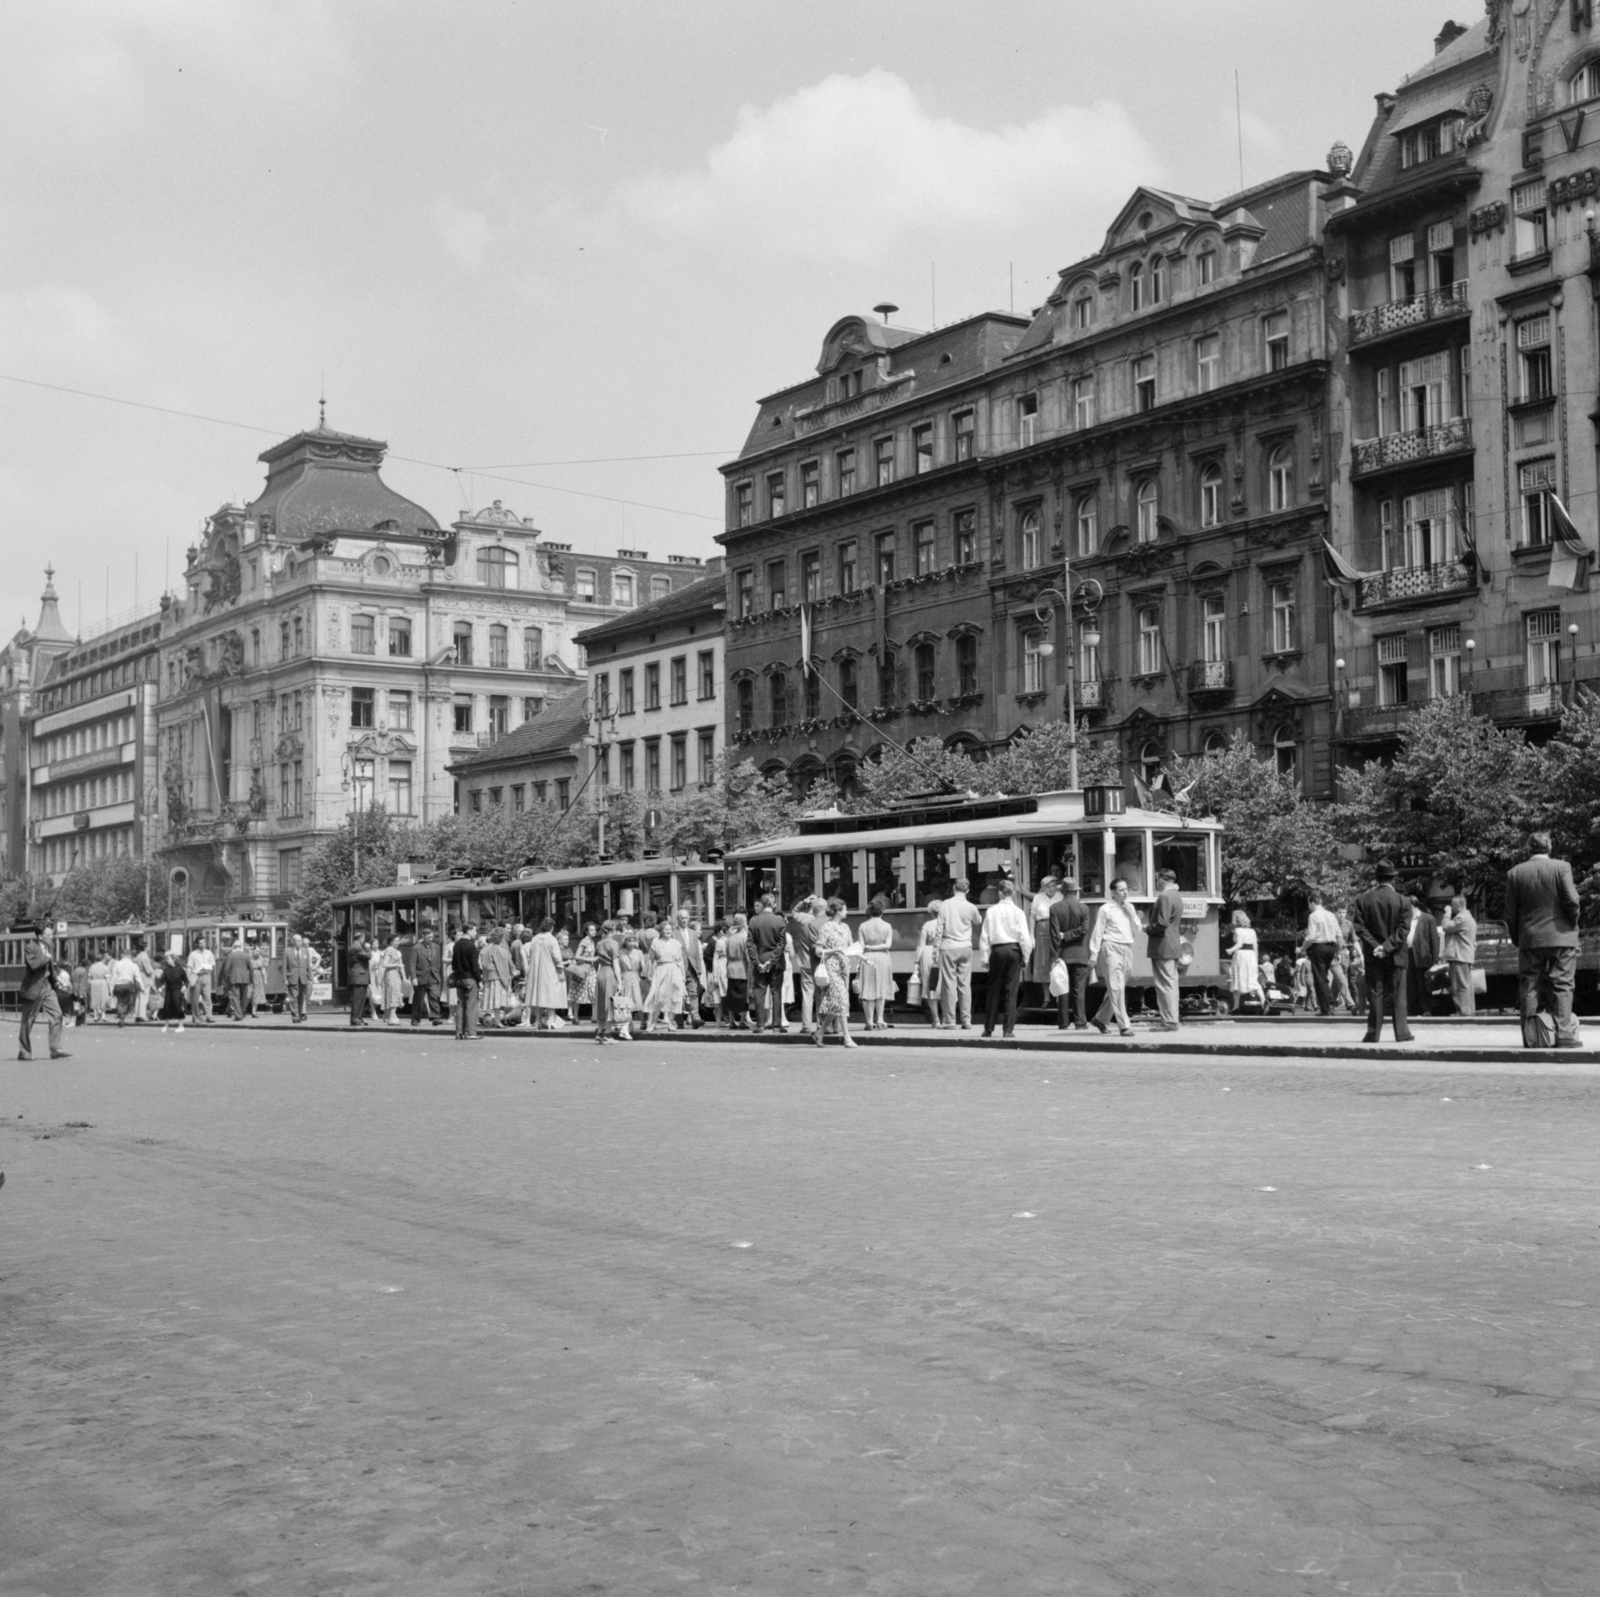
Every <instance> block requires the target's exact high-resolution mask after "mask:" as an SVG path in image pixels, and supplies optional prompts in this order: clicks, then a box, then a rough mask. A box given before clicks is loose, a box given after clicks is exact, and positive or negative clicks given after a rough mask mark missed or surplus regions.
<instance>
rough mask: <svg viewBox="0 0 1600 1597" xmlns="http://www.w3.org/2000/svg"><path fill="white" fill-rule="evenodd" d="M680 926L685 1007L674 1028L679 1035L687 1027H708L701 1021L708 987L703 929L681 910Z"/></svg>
mask: <svg viewBox="0 0 1600 1597" xmlns="http://www.w3.org/2000/svg"><path fill="white" fill-rule="evenodd" d="M676 923H677V927H678V941H679V942H680V943H681V944H682V945H683V1003H682V1004H681V1005H680V1006H679V1012H678V1014H677V1015H676V1017H675V1018H674V1020H673V1024H674V1026H676V1027H677V1029H678V1030H679V1031H682V1030H683V1029H684V1028H685V1027H688V1028H689V1030H691V1031H699V1029H700V1028H701V1026H703V1025H704V1024H705V1022H704V1021H703V1020H701V1018H700V995H701V994H702V993H703V992H704V991H705V986H706V951H705V944H704V943H702V942H701V940H700V928H699V926H698V925H696V924H695V920H694V915H693V912H692V911H690V910H688V909H680V910H679V911H678V913H677V917H676Z"/></svg>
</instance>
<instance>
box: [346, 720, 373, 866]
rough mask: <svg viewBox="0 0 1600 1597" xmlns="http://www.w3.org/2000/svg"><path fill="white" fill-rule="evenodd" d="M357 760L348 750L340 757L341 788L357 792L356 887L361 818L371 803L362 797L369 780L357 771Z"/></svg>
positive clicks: (352, 838)
mask: <svg viewBox="0 0 1600 1597" xmlns="http://www.w3.org/2000/svg"><path fill="white" fill-rule="evenodd" d="M357 763H358V762H357V760H356V757H355V755H353V754H352V753H351V752H350V751H349V750H348V749H346V750H345V752H344V753H343V754H342V755H341V756H340V757H339V786H340V788H341V789H343V791H345V792H346V793H348V792H349V791H350V790H351V789H352V788H353V789H354V790H355V795H356V802H355V808H354V810H353V811H352V815H353V819H352V820H351V823H350V855H351V858H350V885H351V886H352V887H354V886H356V884H357V883H359V882H360V880H361V816H362V814H363V812H364V811H365V810H366V808H367V804H368V803H369V802H370V801H369V800H367V799H366V798H364V797H363V796H362V790H363V789H364V788H365V787H366V785H367V782H368V780H369V778H367V777H365V776H362V775H361V773H360V772H359V771H358V770H357V768H356V767H357Z"/></svg>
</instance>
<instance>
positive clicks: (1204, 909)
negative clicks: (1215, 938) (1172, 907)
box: [1183, 898, 1211, 920]
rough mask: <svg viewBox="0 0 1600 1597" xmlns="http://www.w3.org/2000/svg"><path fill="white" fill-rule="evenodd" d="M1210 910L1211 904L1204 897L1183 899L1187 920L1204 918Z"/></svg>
mask: <svg viewBox="0 0 1600 1597" xmlns="http://www.w3.org/2000/svg"><path fill="white" fill-rule="evenodd" d="M1210 910H1211V906H1210V905H1209V904H1208V903H1206V901H1205V900H1204V899H1203V898H1186V899H1184V901H1183V918H1184V919H1185V920H1204V919H1205V918H1206V916H1207V914H1209V913H1210Z"/></svg>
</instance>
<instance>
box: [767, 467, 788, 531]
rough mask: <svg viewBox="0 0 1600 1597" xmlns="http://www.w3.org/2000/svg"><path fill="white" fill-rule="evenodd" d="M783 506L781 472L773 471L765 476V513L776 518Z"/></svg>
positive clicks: (781, 511) (782, 510)
mask: <svg viewBox="0 0 1600 1597" xmlns="http://www.w3.org/2000/svg"><path fill="white" fill-rule="evenodd" d="M785 508H786V506H785V504H784V483H783V473H782V472H781V471H775V472H772V473H771V474H770V475H769V476H768V478H767V515H768V516H769V517H772V518H773V519H776V518H777V517H779V516H781V515H782V514H783V512H784V510H785Z"/></svg>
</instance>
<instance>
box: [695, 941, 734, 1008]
mask: <svg viewBox="0 0 1600 1597" xmlns="http://www.w3.org/2000/svg"><path fill="white" fill-rule="evenodd" d="M727 997H728V936H727V927H726V925H725V924H724V923H723V922H722V921H718V922H717V924H716V926H715V927H714V928H713V929H712V933H711V945H710V952H709V955H708V957H707V960H706V985H705V992H704V993H703V994H702V996H701V1002H702V1003H703V1004H704V1005H705V1007H706V1008H708V1009H709V1010H710V1011H711V1015H712V1018H713V1019H714V1020H716V1021H717V1023H718V1024H719V1025H720V1024H721V1022H722V1006H723V1004H724V1003H725V1002H726V1001H727Z"/></svg>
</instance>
